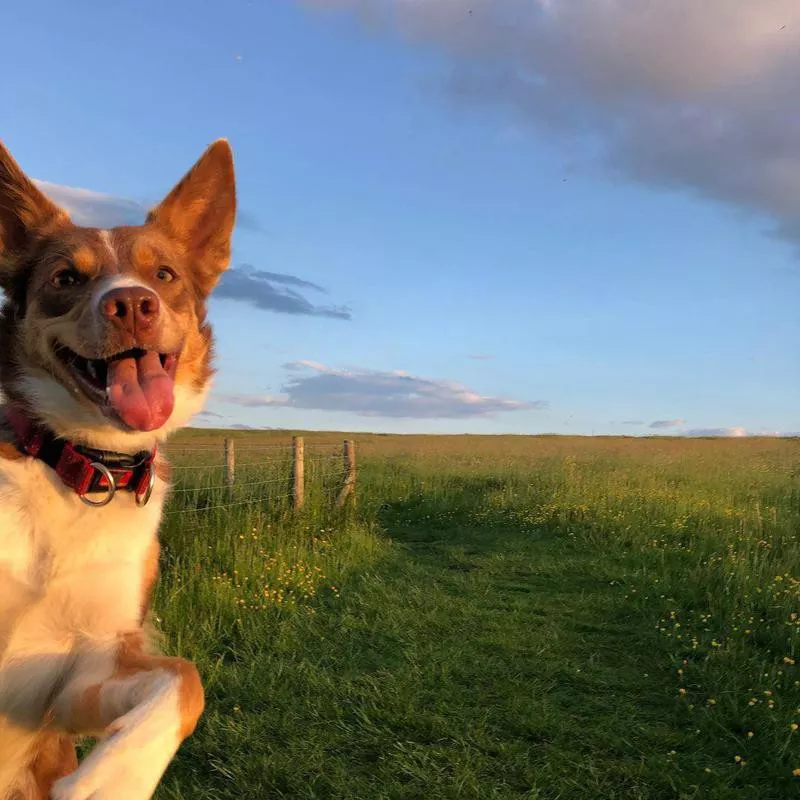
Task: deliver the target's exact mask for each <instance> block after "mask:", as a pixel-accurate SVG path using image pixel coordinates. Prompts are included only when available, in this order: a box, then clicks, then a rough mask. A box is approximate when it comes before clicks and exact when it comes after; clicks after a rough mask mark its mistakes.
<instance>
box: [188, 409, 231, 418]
mask: <svg viewBox="0 0 800 800" xmlns="http://www.w3.org/2000/svg"><path fill="white" fill-rule="evenodd" d="M195 416H196V417H200V418H202V419H225V415H224V414H217V413H216V412H215V411H208V410H207V409H206V410H205V411H199V412H198V413H197V414H195Z"/></svg>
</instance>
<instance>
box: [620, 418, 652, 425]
mask: <svg viewBox="0 0 800 800" xmlns="http://www.w3.org/2000/svg"><path fill="white" fill-rule="evenodd" d="M645 424H646V423H644V422H642V420H640V419H625V420H623V421H622V422H620V425H645Z"/></svg>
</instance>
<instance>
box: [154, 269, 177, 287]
mask: <svg viewBox="0 0 800 800" xmlns="http://www.w3.org/2000/svg"><path fill="white" fill-rule="evenodd" d="M177 277H178V276H177V275H176V274H175V273H174V272H173V271H172V270H171V269H170V268H169V267H159V268H158V269H157V270H156V278H157V279H158V280H160V281H163V282H164V283H171V282H172V281H174V280H175V278H177Z"/></svg>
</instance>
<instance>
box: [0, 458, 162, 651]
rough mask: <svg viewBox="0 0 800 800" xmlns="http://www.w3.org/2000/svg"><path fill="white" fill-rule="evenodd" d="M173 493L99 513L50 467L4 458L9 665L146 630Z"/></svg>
mask: <svg viewBox="0 0 800 800" xmlns="http://www.w3.org/2000/svg"><path fill="white" fill-rule="evenodd" d="M164 488H165V487H164V485H163V484H162V483H161V482H160V481H159V482H158V483H157V485H156V488H155V491H154V492H153V497H152V498H151V501H150V503H149V504H148V505H147V506H145V507H143V508H140V507H137V506H136V504H135V502H134V500H133V497H132V495H130V494H129V493H127V492H121V493H119V494H118V495H117V496H116V497H115V498H114V499H113V500H112V502H111V503H109V504H108V505H107V506H104V507H102V508H93V507H90V506H87V505H85V504H84V503H83V502H81V500H80V498H78V496H77V495H75V494H74V493H73V492H71V491H70V490H68V489H66V488H65V487H64V486H63V485H62V484H61V483H60V480H59V479H58V478H57V477H56V476H55V475H54V473H53V472H52V471H51V470H49V469H48V468H47V467H46V466H45V465H43V464H41V463H40V462H38V461H34V460H32V459H16V460H3V459H0V660H7V659H8V658H15V657H16V656H19V655H24V654H26V653H31V652H36V651H39V652H41V651H42V649H43V648H48V649H49V650H50V652H65V651H68V650H71V649H73V648H75V647H80V646H81V645H82V644H84V645H90V644H91V643H92V642H93V641H96V642H97V643H100V642H102V641H104V640H107V639H109V638H112V637H114V636H115V635H116V634H117V633H119V632H120V631H124V630H130V629H132V628H136V627H138V625H139V623H140V616H141V608H142V600H143V591H144V589H145V587H144V582H145V580H146V572H145V570H146V563H147V557H148V553H149V552H150V550H151V548H152V546H153V542H154V539H155V536H156V532H157V527H158V522H159V517H160V512H161V507H162V504H163V496H164Z"/></svg>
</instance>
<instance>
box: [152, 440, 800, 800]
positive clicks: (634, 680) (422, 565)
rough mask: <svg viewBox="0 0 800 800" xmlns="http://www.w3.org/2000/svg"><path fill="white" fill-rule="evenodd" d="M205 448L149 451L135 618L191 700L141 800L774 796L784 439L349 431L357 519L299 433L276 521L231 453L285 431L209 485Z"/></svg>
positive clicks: (786, 553)
mask: <svg viewBox="0 0 800 800" xmlns="http://www.w3.org/2000/svg"><path fill="white" fill-rule="evenodd" d="M341 438H342V437H341V436H336V435H330V436H326V435H317V436H313V437H312V436H311V435H308V436H307V439H306V447H307V449H309V445H310V443H311V442H315V441H316V442H324V443H327V444H330V443H332V442H336V441H339V440H340V439H341ZM214 441H217V442H218V439H216V440H215V439H214V435H213V434H207V433H205V434H200V433H198V432H190V433H189V434H188V435H187V436H186V437H185V438H184V439H182V440H180V441H179V443H178V445H185V446H187V448H188V447H189V446H192V447H199V448H201V449H200V450H197V451H191V452H190V451H189V450H188V449H187V450H182V449H181V447H180V446H177V445H176V447H175V448H174V454H175V458H176V462H177V464H178V466H179V467H181V466H184V467H186V466H191V467H192V469H191V470H189V469H187V470H184V471H180V470H179V472H178V473H177V477H178V479H179V480H178V486H179V488H184V489H188V490H189V491H184V492H181V493H179V494H178V495H176V498H175V502H174V505H173V506H172V509H171V510H172V511H173V512H180V513H172V514H170V515H169V516H168V517H167V520H166V523H165V526H164V529H163V532H162V536H163V541H164V544H165V548H164V554H163V558H162V577H161V581H160V584H159V587H158V591H157V595H156V613H157V615H158V623H157V624H158V626H159V627H160V628H162V629H163V631H164V633H165V638H166V648H167V650H169V651H170V652H176V653H180V654H182V655H185V656H187V657H190V658H193V659H194V660H195V661H196V662H197V663H198V665H199V667H200V670H201V673H202V675H203V678H204V682H205V685H206V691H207V711H206V714H205V715H204V717H203V720H202V722H201V724H200V726H199V728H198V730H197V732H196V733H195V735H194V736H193V737H192V738H191V739H189V740H188V741H187V742H186V744H185V745H184V746H183V747H182V749H181V751H180V753H179V755H178V757H177V759H176V761H175V762H174V764H173V766H172V767H171V769H170V771H169V772H168V774H167V776H166V778H165V780H164V783H163V786H162V788H161V789H160V790H159V794H158V797H159V798H162V799H166V798H171V799H172V800H177V798H185V799H187V800H188V798H191V799H192V800H204V799H205V798H262V797H263V798H268V797H276V798H277V797H287V798H289V797H291V798H370V799H371V800H372V799H373V798H481V800H483V799H484V798H486V799H488V798H523V797H525V798H548V800H549V799H550V798H552V799H553V800H555V798H565V799H566V798H569V799H572V798H574V799H575V800H587V799H594V798H598V799H600V800H602V799H604V798H608V799H609V800H612V799H613V798H626V799H627V798H630V799H631V800H633V799H634V798H643V799H644V798H647V800H655V799H656V798H665V799H666V798H698V800H700V798H703V799H705V798H712V799H715V800H716V799H719V800H722V799H723V798H725V799H726V800H727V798H737V799H738V798H741V799H742V800H744V799H745V798H747V799H748V800H750V799H751V798H754V799H757V800H770V798H776V800H777V799H778V798H781V799H783V798H788V797H792V796H798V797H800V778H797V777H793V776H792V772H793V770H795V769H800V744H799V743H800V731H798V732H797V733H794V732H793V730H792V727H791V726H792V725H793V724H796V723H800V667H799V666H798V665H797V664H795V663H794V662H795V660H798V663H800V646H799V643H800V633H798V629H800V543H799V542H798V536H797V531H798V528H799V527H800V508H799V507H798V499H800V445H799V444H798V442H795V441H769V440H748V441H678V440H668V439H663V440H655V439H653V440H622V439H599V440H597V439H556V438H547V437H541V438H524V437H501V438H481V437H381V436H362V437H359V438H358V439H357V441H358V452H359V482H358V500H357V508H356V509H355V510H352V509H350V510H349V511H346V512H336V511H334V510H333V509H332V504H331V499H332V497H333V496H335V492H336V489H337V488H338V482H339V480H340V475H338V472H337V471H338V469H339V462H338V460H336V459H335V457H334V456H335V453H334V452H333V451H332V450H330V449H326V450H320V451H319V453H318V455H317V453H316V451H314V450H313V448H310V449H311V457H310V459H309V469H308V473H307V483H308V488H309V500H308V502H307V505H306V508H305V509H304V510H303V512H301V513H299V514H298V513H293V512H292V511H291V509H290V508H289V506H288V502H287V501H286V497H287V491H286V490H287V481H286V476H287V470H288V461H287V460H286V459H285V458H284V457H283V456H282V454H281V453H282V451H278V450H275V451H270V450H249V449H248V448H247V446H246V445H248V444H253V443H255V442H256V441H257V442H258V443H260V444H262V445H263V444H269V443H275V442H284V443H285V442H286V441H287V436H286V434H278V433H270V434H264V435H263V436H261V437H260V438H258V439H256V438H254V436H253V435H252V434H250V436H249V437H247V438H244V437H243V438H242V441H241V444H242V448H241V450H240V454H239V462H240V467H239V470H238V473H237V480H238V482H239V484H240V485H239V487H238V488H237V489H236V490H235V491H234V493H233V495H228V494H227V493H226V491H225V490H224V489H222V488H208V489H202V487H203V486H205V487H215V486H216V487H220V484H221V483H222V481H221V480H220V478H221V475H220V472H219V470H218V469H214V468H212V467H213V465H215V464H217V463H219V462H220V461H221V459H220V458H219V457H218V456H219V452H220V450H219V447H218V446H217V445H215V446H214V447H213V448H204V447H203V446H204V445H208V444H211V443H212V442H214ZM198 454H199V455H198ZM266 454H269V455H268V456H267V455H266ZM323 454H324V456H325V457H324V458H323ZM328 456H330V458H329V457H328ZM267 457H268V458H269V460H268V461H267V460H266V459H267ZM248 459H249V460H248ZM203 464H207V465H208V466H207V468H201V467H203ZM230 503H238V505H233V506H231V507H228V508H216V507H215V506H217V505H222V506H224V505H226V504H230ZM197 507H200V508H206V509H207V510H203V511H195V510H194V509H196V508H197ZM737 757H738V760H737Z"/></svg>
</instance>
